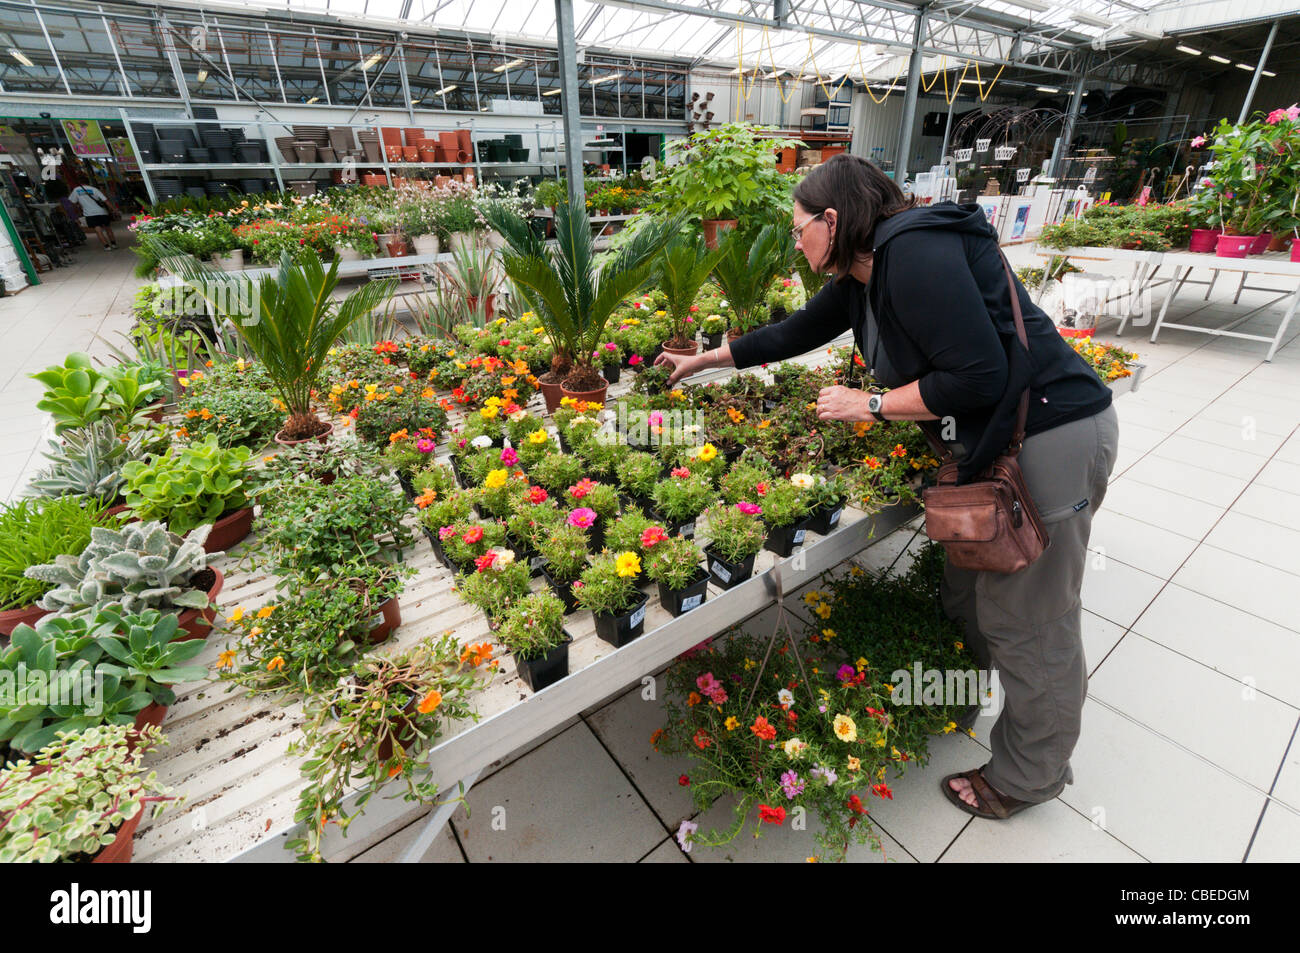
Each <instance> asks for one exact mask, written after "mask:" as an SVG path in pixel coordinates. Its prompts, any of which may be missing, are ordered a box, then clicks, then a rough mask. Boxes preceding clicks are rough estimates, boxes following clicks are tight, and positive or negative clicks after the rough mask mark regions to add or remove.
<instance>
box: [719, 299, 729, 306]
mask: <svg viewBox="0 0 1300 953" xmlns="http://www.w3.org/2000/svg"><path fill="white" fill-rule="evenodd" d="M726 306H727V299H726V298H723V299H722V300H721V301H719V302H718V307H719V308H725V307H726Z"/></svg>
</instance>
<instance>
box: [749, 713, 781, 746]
mask: <svg viewBox="0 0 1300 953" xmlns="http://www.w3.org/2000/svg"><path fill="white" fill-rule="evenodd" d="M749 730H750V731H752V732H753V733H754V735H755V736H756V737H758V738H760V739H762V740H763V741H771V740H772V739H773V738H775V737H776V728H774V727H773V726H772V725H771V724H769V723H768V720H767V719H766V718H764V717H763V716H762V715H759V716H758V717H757V718H755V719H754V723H753V724H752V725H750V726H749Z"/></svg>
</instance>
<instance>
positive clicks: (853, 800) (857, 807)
mask: <svg viewBox="0 0 1300 953" xmlns="http://www.w3.org/2000/svg"><path fill="white" fill-rule="evenodd" d="M845 807H847V808H848V809H849V810H850V811H852V812H853V813H854V814H866V813H867V809H866V808H865V807H863V805H862V798H860V797H858V796H857V795H856V794H854V795H852V796H851V797H850V798H849V801H848V804H846V805H845Z"/></svg>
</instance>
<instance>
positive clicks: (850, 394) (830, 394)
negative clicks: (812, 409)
mask: <svg viewBox="0 0 1300 953" xmlns="http://www.w3.org/2000/svg"><path fill="white" fill-rule="evenodd" d="M870 399H871V395H870V394H868V393H867V392H866V391H862V390H857V389H855V388H852V387H841V386H840V385H838V384H837V385H835V386H834V387H823V388H822V389H821V393H819V394H818V395H817V419H818V420H852V421H857V420H866V419H868V418H869V417H871V412H870V411H869V410H867V401H868V400H870Z"/></svg>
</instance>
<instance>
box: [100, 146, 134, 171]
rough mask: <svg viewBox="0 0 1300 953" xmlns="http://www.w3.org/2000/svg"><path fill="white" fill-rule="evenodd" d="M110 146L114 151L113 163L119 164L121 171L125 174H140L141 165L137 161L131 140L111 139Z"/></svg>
mask: <svg viewBox="0 0 1300 953" xmlns="http://www.w3.org/2000/svg"><path fill="white" fill-rule="evenodd" d="M108 146H109V148H110V149H112V150H113V161H114V162H116V163H117V166H118V168H119V169H121V170H122V171H123V172H139V171H140V163H139V162H138V161H137V160H136V157H135V152H134V151H133V150H132V149H131V140H130V139H125V138H123V139H110V140H108Z"/></svg>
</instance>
